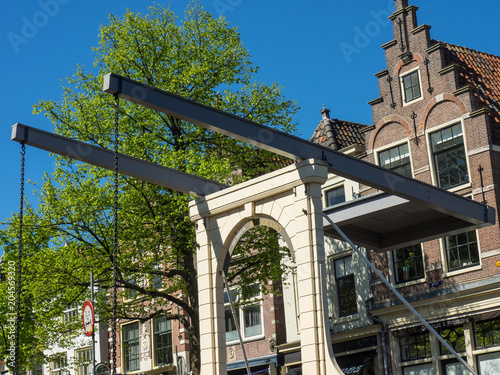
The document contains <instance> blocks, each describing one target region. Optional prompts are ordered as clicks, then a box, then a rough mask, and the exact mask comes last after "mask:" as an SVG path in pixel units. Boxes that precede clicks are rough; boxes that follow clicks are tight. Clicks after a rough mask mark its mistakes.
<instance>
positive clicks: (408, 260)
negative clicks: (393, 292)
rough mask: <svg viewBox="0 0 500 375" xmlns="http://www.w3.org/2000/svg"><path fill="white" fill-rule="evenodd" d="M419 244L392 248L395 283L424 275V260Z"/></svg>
mask: <svg viewBox="0 0 500 375" xmlns="http://www.w3.org/2000/svg"><path fill="white" fill-rule="evenodd" d="M422 255H423V254H422V246H421V245H420V244H418V245H413V246H407V247H403V248H401V249H396V250H393V252H392V256H393V259H394V274H395V277H396V283H398V284H399V283H406V282H408V281H412V280H418V279H422V278H424V277H425V271H424V260H423V256H422Z"/></svg>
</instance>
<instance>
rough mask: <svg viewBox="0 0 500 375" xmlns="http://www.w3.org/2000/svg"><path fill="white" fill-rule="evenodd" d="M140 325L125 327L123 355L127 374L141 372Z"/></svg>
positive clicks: (133, 324) (134, 324)
mask: <svg viewBox="0 0 500 375" xmlns="http://www.w3.org/2000/svg"><path fill="white" fill-rule="evenodd" d="M139 354H140V353H139V323H132V324H127V325H126V326H123V355H124V359H123V362H124V367H125V372H130V371H137V370H139V368H140V366H139V360H140V358H139Z"/></svg>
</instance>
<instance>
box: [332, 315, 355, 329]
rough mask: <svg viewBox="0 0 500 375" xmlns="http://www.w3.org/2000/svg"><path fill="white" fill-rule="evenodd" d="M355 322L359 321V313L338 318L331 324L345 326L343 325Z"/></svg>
mask: <svg viewBox="0 0 500 375" xmlns="http://www.w3.org/2000/svg"><path fill="white" fill-rule="evenodd" d="M355 320H359V312H357V313H356V314H352V315H347V316H341V317H340V318H337V319H336V320H335V321H334V322H331V323H330V325H332V326H333V325H337V324H343V323H349V322H353V321H355Z"/></svg>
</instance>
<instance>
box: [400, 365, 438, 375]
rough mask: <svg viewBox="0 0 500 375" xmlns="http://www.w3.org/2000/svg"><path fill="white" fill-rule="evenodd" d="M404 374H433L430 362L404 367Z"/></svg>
mask: <svg viewBox="0 0 500 375" xmlns="http://www.w3.org/2000/svg"><path fill="white" fill-rule="evenodd" d="M404 375H434V370H433V369H432V363H428V364H425V365H417V366H410V367H405V368H404Z"/></svg>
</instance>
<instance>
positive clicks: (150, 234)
mask: <svg viewBox="0 0 500 375" xmlns="http://www.w3.org/2000/svg"><path fill="white" fill-rule="evenodd" d="M93 53H94V66H93V67H92V68H91V69H86V68H85V67H82V66H78V68H77V70H76V71H75V73H74V75H73V76H72V77H69V78H67V79H66V80H65V82H64V84H63V88H64V91H63V95H62V98H61V100H59V101H54V100H42V101H40V102H38V103H37V104H36V105H35V110H34V111H35V112H36V113H39V114H43V115H45V116H47V117H48V118H49V119H50V120H51V121H52V122H53V124H54V126H55V131H56V132H57V133H58V134H61V135H64V136H66V137H70V138H74V139H78V140H81V141H84V142H89V143H92V144H94V145H98V146H101V147H104V148H107V149H112V148H113V147H112V145H113V118H114V111H115V107H116V106H115V102H114V98H113V97H112V96H111V95H109V94H106V93H104V92H103V91H102V89H101V87H102V77H103V76H104V75H105V74H106V73H109V72H114V73H117V74H120V75H122V76H125V77H129V78H132V79H134V80H137V81H140V82H144V83H147V84H149V85H152V86H155V87H157V88H160V89H162V90H167V91H170V92H173V93H175V94H178V95H180V96H183V97H185V98H189V99H191V100H194V101H196V102H199V103H203V104H206V105H209V106H213V107H215V108H218V109H221V110H224V111H227V112H230V113H233V114H235V115H238V116H241V117H244V118H247V119H250V120H253V121H257V122H259V123H262V124H265V125H269V126H272V127H275V128H277V129H280V130H283V131H286V132H293V131H294V130H295V125H294V124H293V122H292V119H293V116H294V114H295V112H296V111H297V106H296V104H295V102H293V101H290V100H287V99H285V98H284V96H283V94H282V91H281V90H282V89H281V87H279V86H278V85H277V84H275V83H274V84H271V85H266V84H264V83H260V82H258V81H257V80H256V73H257V70H258V69H257V67H256V66H255V65H254V64H253V63H252V62H251V59H250V54H249V52H248V51H247V50H246V49H245V48H244V46H243V43H242V41H241V39H240V36H239V34H238V32H237V30H236V28H234V27H230V26H229V24H228V23H227V22H226V21H225V20H224V19H223V18H218V19H216V18H213V17H212V16H211V15H210V14H209V13H208V12H206V11H204V10H203V9H202V8H201V6H200V5H199V4H198V3H196V2H193V3H191V4H190V5H189V6H188V8H187V10H186V12H185V17H184V19H183V20H179V19H178V17H177V15H176V14H174V12H173V11H172V10H170V9H169V8H164V7H163V6H159V5H156V6H153V7H151V8H149V11H148V13H146V14H135V13H132V12H130V11H128V12H127V13H126V14H125V15H124V16H123V17H116V16H110V19H109V23H108V24H107V25H104V26H102V28H101V30H100V36H99V45H98V46H97V47H95V48H93ZM119 115H120V116H119V117H120V122H119V129H120V139H119V148H120V152H121V153H124V154H128V155H131V156H134V157H137V158H141V159H143V160H147V161H150V162H153V163H157V164H161V165H164V166H168V167H172V168H176V169H178V170H182V171H185V172H188V173H193V174H196V175H198V176H202V177H206V178H209V179H213V180H217V181H220V182H225V183H230V184H234V183H238V182H240V181H243V180H246V179H248V178H251V177H255V176H257V175H260V174H262V173H266V172H269V171H271V170H273V169H276V168H278V167H282V166H283V165H284V163H286V161H285V160H283V159H282V158H280V157H278V156H276V155H274V154H271V153H269V152H265V151H262V150H258V149H256V148H254V147H251V146H248V145H246V144H243V143H241V142H238V141H235V140H232V139H229V138H226V137H224V136H221V135H219V134H216V133H213V132H211V131H209V130H206V129H202V128H200V127H197V126H194V125H192V124H189V123H186V122H185V121H182V120H179V119H176V118H174V117H172V116H168V115H165V114H162V113H159V112H156V111H153V110H151V109H148V108H144V107H141V106H138V105H134V104H132V103H128V102H124V101H121V102H120V103H119ZM27 157H28V162H29V150H28V155H27ZM110 176H111V173H110V172H109V171H105V170H102V169H100V168H97V167H94V166H90V165H86V164H82V163H79V162H76V161H74V160H69V159H66V158H63V157H57V165H56V168H55V171H54V172H53V173H52V174H51V175H49V174H46V176H45V179H44V181H43V184H42V185H41V186H40V188H39V190H38V202H37V205H36V206H33V207H28V209H27V211H26V213H25V237H24V254H23V258H24V259H23V261H24V266H23V282H22V284H23V290H24V292H23V293H24V294H23V299H24V307H23V321H22V325H23V327H24V328H23V331H22V332H23V336H22V338H23V340H22V341H23V345H22V357H21V363H22V364H23V366H29V363H33V362H34V361H39V360H40V358H39V357H40V356H41V355H42V353H43V351H44V350H45V349H48V348H50V347H52V346H53V345H54V344H56V343H57V344H58V345H59V346H64V345H65V344H69V342H70V339H71V337H72V333H74V332H75V330H76V332H79V330H80V329H81V328H80V325H81V323H80V319H79V316H78V317H77V318H75V319H73V320H69V321H68V320H63V319H61V316H62V315H63V311H64V310H65V309H67V308H68V306H71V304H73V303H78V304H79V306H81V303H82V301H84V300H85V299H86V298H89V274H90V271H93V273H94V276H95V279H96V282H97V284H98V285H99V291H100V292H99V293H98V294H97V296H96V298H97V300H96V304H97V307H96V310H97V311H99V317H100V320H101V321H107V320H109V317H110V309H111V303H110V295H109V293H107V291H109V288H111V286H112V263H113V257H112V253H113V225H112V218H113V206H114V204H113V186H112V178H110ZM119 191H120V194H119V222H120V226H119V244H120V249H119V255H118V284H119V286H120V289H119V290H120V291H119V298H123V299H125V301H128V302H125V303H121V304H119V306H118V316H119V317H120V319H143V320H146V319H149V318H150V317H151V316H152V313H153V315H154V314H155V313H154V312H156V314H158V313H168V314H169V315H168V316H169V317H170V318H172V319H179V320H180V322H181V323H182V324H183V325H184V327H185V329H186V331H187V332H189V334H190V335H191V338H190V340H191V349H192V356H191V365H192V368H193V369H194V370H195V373H196V372H197V369H198V367H199V346H198V341H197V337H198V310H197V306H198V301H197V289H198V286H197V279H196V269H195V266H196V265H195V260H196V249H197V245H196V242H195V235H194V224H193V223H192V222H191V221H190V219H189V216H188V210H187V205H188V202H189V200H190V199H191V198H190V197H188V196H186V195H183V194H181V193H178V192H175V191H172V190H168V189H165V188H162V187H158V186H154V185H152V184H150V183H146V182H143V181H138V180H135V179H132V178H128V177H123V176H120V178H119ZM17 231H18V217H17V216H14V217H12V218H11V219H9V225H8V226H5V228H4V229H3V230H2V231H1V232H0V238H1V242H2V245H3V248H4V252H5V259H4V261H9V260H14V259H15V257H16V256H17V255H16V254H17ZM256 241H259V239H258V238H253V239H249V240H248V239H247V242H246V243H247V244H250V245H251V247H248V246H247V247H246V248H245V244H243V245H241V246H240V248H241V249H240V250H238V251H240V252H241V253H242V254H246V255H245V256H241V257H240V260H239V261H238V266H237V267H236V268H235V269H237V271H235V272H237V273H238V277H234V278H233V279H235V280H243V281H244V280H248V278H252V279H253V280H258V281H260V282H261V283H262V285H263V286H267V287H269V283H267V281H266V280H267V278H268V277H269V276H272V277H274V278H275V279H278V278H279V275H280V269H281V268H280V257H277V256H276V254H283V252H282V251H279V249H278V250H277V247H276V246H277V245H276V244H277V239H276V236H269V237H268V238H267V239H261V240H260V241H263V242H262V243H259V247H258V249H259V251H258V256H253V255H255V251H254V252H253V253H252V249H256V248H257V247H255V246H256V243H257V242H256ZM261 246H262V247H261ZM267 246H269V247H270V252H267V253H266V247H267ZM276 251H278V253H276ZM252 254H253V255H252ZM246 260H249V262H247V263H248V264H246V265H245V261H246ZM266 264H267V265H272V266H270V267H267V266H265V265H266ZM266 269H267V270H272V272H271V274H267V273H266ZM245 275H246V276H245ZM158 282H161V286H160V285H159V284H158ZM4 287H5V285H2V287H1V288H2V289H1V290H0V293H4V292H5V289H4ZM180 291H182V293H180ZM28 301H30V302H29V303H28ZM0 308H1V309H5V308H6V306H4V305H2V304H0ZM180 308H182V309H180ZM179 311H182V313H179ZM2 315H3V314H0V316H2ZM0 320H1V322H0V323H2V325H3V326H5V324H6V322H5V321H4V320H5V318H3V317H0ZM0 337H1V334H0ZM0 348H1V350H2V351H3V353H6V350H7V349H8V344H7V342H6V341H5V340H3V341H2V340H0Z"/></svg>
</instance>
